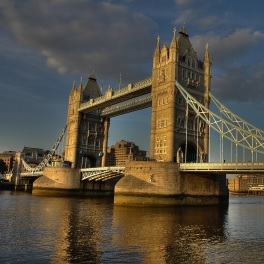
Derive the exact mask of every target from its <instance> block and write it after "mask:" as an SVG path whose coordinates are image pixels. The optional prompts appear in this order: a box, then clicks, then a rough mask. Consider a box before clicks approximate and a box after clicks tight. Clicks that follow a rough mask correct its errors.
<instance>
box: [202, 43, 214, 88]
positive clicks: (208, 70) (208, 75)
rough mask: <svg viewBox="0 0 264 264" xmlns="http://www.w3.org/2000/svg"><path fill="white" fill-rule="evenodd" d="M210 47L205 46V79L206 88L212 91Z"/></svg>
mask: <svg viewBox="0 0 264 264" xmlns="http://www.w3.org/2000/svg"><path fill="white" fill-rule="evenodd" d="M208 48H209V45H208V43H206V45H205V54H204V61H203V64H204V79H205V88H206V89H207V90H208V91H210V88H211V64H212V63H211V60H210V56H209V51H208Z"/></svg>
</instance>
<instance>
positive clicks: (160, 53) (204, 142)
mask: <svg viewBox="0 0 264 264" xmlns="http://www.w3.org/2000/svg"><path fill="white" fill-rule="evenodd" d="M210 67H211V62H210V58H209V53H208V49H207V47H206V51H205V57H204V60H203V61H200V60H198V58H197V55H196V52H195V51H194V49H193V47H192V44H191V42H190V40H189V35H188V34H187V31H186V29H185V27H183V28H182V29H181V31H180V32H179V34H178V36H177V35H176V30H174V35H173V38H172V41H171V44H170V46H169V47H166V46H165V45H164V46H163V47H162V48H161V47H160V40H159V38H158V43H157V47H156V49H155V52H154V55H153V69H152V91H151V95H152V113H151V133H150V158H151V159H154V160H157V161H174V162H175V161H177V162H182V161H185V160H186V161H187V162H206V161H207V160H208V144H209V143H208V142H209V128H208V125H206V123H205V122H204V121H203V120H200V119H199V118H198V117H196V114H195V113H194V111H192V110H191V109H188V106H187V104H186V103H185V100H184V98H183V97H182V95H181V94H180V92H178V91H177V87H176V86H175V82H176V81H178V82H179V83H180V84H181V85H182V86H183V87H186V89H187V91H188V92H189V93H190V94H191V95H193V96H194V97H195V98H196V99H197V100H198V101H199V102H201V103H202V104H203V105H205V106H206V107H207V108H209V91H210V86H211V84H210V80H211V76H210ZM186 136H187V140H186ZM185 148H186V149H187V150H185ZM197 154H198V155H197ZM197 156H198V157H197Z"/></svg>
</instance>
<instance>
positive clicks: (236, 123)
mask: <svg viewBox="0 0 264 264" xmlns="http://www.w3.org/2000/svg"><path fill="white" fill-rule="evenodd" d="M176 87H177V88H178V91H179V92H180V93H181V95H182V96H183V97H184V99H185V100H186V103H187V105H188V106H190V107H191V108H192V109H193V111H194V112H195V113H196V114H197V115H198V116H199V117H200V118H202V119H203V120H204V121H205V122H206V124H207V125H209V128H213V129H214V130H215V131H216V132H217V133H218V134H220V135H221V136H222V137H225V138H227V139H228V140H230V141H231V142H233V143H234V144H235V145H236V147H237V146H241V147H243V148H245V149H248V150H250V151H251V153H252V154H253V153H262V154H264V137H263V135H264V132H263V131H262V130H260V129H258V128H256V127H254V126H253V125H251V124H249V123H248V122H246V121H244V120H243V119H242V118H240V117H238V116H237V115H235V114H233V113H232V112H231V111H230V110H228V109H227V108H226V107H225V106H224V105H223V104H221V103H220V102H219V101H218V100H217V99H216V98H215V97H214V96H213V95H212V94H211V93H210V94H209V96H210V98H211V99H212V101H213V102H214V103H216V106H217V107H218V109H220V112H221V113H222V114H223V116H219V115H217V114H215V113H213V112H212V111H210V110H209V109H207V108H206V107H205V106H204V105H202V104H201V103H200V102H198V101H197V100H196V99H195V98H194V97H193V96H192V95H190V94H189V93H188V92H187V91H186V89H185V88H184V87H182V86H181V85H180V84H179V83H178V82H177V81H176ZM224 116H225V117H226V119H224V118H223V117H224Z"/></svg>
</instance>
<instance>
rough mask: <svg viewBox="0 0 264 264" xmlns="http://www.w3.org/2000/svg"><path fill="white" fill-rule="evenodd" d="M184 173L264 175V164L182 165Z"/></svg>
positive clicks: (217, 163) (219, 163) (216, 163)
mask: <svg viewBox="0 0 264 264" xmlns="http://www.w3.org/2000/svg"><path fill="white" fill-rule="evenodd" d="M180 170H181V171H183V172H209V171H210V172H219V173H232V174H239V173H263V172H264V162H215V163H180Z"/></svg>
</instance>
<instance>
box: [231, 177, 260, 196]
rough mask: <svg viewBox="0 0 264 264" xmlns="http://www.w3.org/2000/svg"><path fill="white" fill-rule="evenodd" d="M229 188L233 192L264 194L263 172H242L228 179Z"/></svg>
mask: <svg viewBox="0 0 264 264" xmlns="http://www.w3.org/2000/svg"><path fill="white" fill-rule="evenodd" d="M228 189H229V192H231V193H249V194H257V195H264V175H263V174H241V175H238V176H236V177H234V178H230V179H228Z"/></svg>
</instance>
